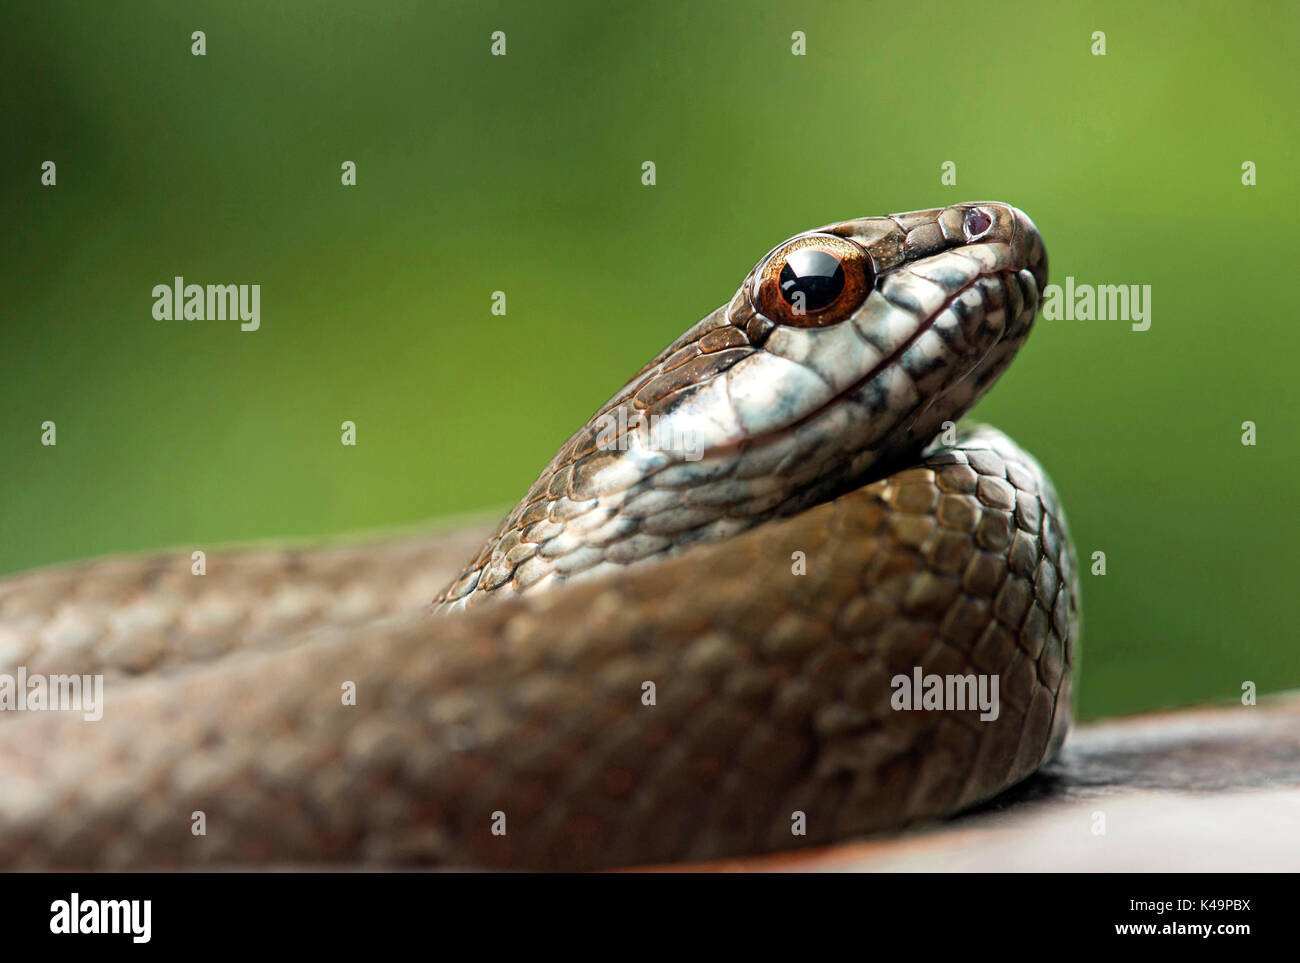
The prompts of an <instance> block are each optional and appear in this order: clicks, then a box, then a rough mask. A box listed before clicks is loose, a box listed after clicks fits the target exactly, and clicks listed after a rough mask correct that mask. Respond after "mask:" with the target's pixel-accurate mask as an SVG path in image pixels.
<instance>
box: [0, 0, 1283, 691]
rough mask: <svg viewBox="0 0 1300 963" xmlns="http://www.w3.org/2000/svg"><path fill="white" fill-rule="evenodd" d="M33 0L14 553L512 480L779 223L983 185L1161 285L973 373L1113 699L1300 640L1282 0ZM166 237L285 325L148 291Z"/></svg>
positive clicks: (11, 408)
mask: <svg viewBox="0 0 1300 963" xmlns="http://www.w3.org/2000/svg"><path fill="white" fill-rule="evenodd" d="M7 6H8V7H9V8H10V9H7V10H6V12H5V13H4V14H3V15H2V17H3V23H2V26H3V31H2V33H0V36H2V38H3V39H0V44H3V58H2V61H0V77H2V79H3V83H2V84H0V105H3V118H4V126H3V130H4V135H5V136H4V150H3V152H2V156H3V171H2V173H3V181H2V183H0V191H2V192H3V203H4V214H5V216H4V226H5V229H4V230H3V231H2V232H0V271H2V272H3V283H4V299H3V305H4V307H3V314H2V321H0V365H2V368H0V571H13V570H17V569H22V568H26V567H30V566H34V565H39V564H45V563H51V562H56V561H60V560H63V559H71V558H77V557H83V556H92V555H96V554H103V553H110V552H120V551H129V550H138V549H146V548H154V547H161V546H171V545H209V544H212V543H215V542H224V541H229V540H244V539H253V538H259V537H284V536H302V535H310V534H323V533H339V532H346V531H355V530H363V529H370V528H375V527H382V526H389V525H395V524H400V523H407V522H413V521H416V520H419V519H424V518H429V517H432V516H442V515H447V514H452V513H463V512H466V511H471V510H478V509H483V508H493V507H500V508H504V507H505V506H507V505H508V504H510V503H511V502H513V500H514V499H515V497H517V496H518V495H519V493H520V492H521V491H522V490H523V489H524V488H525V487H526V486H527V485H528V484H529V483H530V482H531V481H532V479H533V478H534V476H535V474H536V472H537V471H538V470H539V469H540V468H541V466H542V465H543V464H544V463H545V462H546V460H547V459H548V457H549V456H550V454H551V453H552V451H553V450H554V449H555V447H556V446H557V445H558V444H559V443H560V442H561V441H563V440H564V439H565V438H566V437H567V436H568V434H569V433H570V431H571V430H572V429H574V428H575V427H576V426H578V425H579V424H581V423H582V422H583V421H584V420H585V419H586V418H587V416H588V415H589V414H590V413H591V412H592V411H593V410H594V409H595V408H596V407H597V405H599V404H600V403H601V402H602V401H604V399H605V398H606V397H607V396H608V395H609V394H610V393H612V392H613V391H614V390H615V389H616V388H618V387H619V385H620V384H621V383H622V382H623V380H624V379H625V378H626V377H627V376H628V375H629V374H631V373H632V372H633V371H635V370H636V369H637V368H638V367H639V366H640V365H641V364H642V363H643V362H644V361H645V360H646V359H647V358H648V357H650V356H651V355H652V354H653V353H654V352H656V351H657V350H658V349H659V348H661V347H662V346H663V345H664V344H666V343H667V342H668V341H669V340H671V339H672V338H673V337H675V336H676V335H677V334H678V333H680V332H681V331H682V330H684V329H685V328H686V327H687V326H688V325H690V324H691V323H693V322H694V321H695V320H697V319H698V318H699V317H700V316H702V315H703V314H704V313H706V312H707V311H709V310H710V309H712V308H713V307H715V306H716V305H717V304H719V303H721V302H722V301H724V300H725V299H726V298H727V297H729V296H730V294H731V292H732V291H733V290H734V288H735V285H736V284H737V283H738V282H739V280H740V278H741V277H743V275H744V273H745V272H746V271H747V270H748V269H749V267H750V266H751V265H752V263H753V262H754V261H755V260H756V259H757V258H758V257H759V256H761V255H762V254H763V253H764V252H765V251H766V250H768V248H769V247H771V245H772V244H774V243H775V242H777V241H779V240H781V239H782V238H784V237H786V236H787V235H789V234H792V233H794V232H796V231H799V230H803V229H806V228H809V227H812V226H815V225H817V224H821V223H824V222H827V221H832V220H840V219H843V218H847V217H852V216H858V215H864V214H881V213H887V212H891V211H900V210H911V209H915V208H921V207H929V206H935V205H941V204H945V203H950V202H953V201H958V200H972V199H980V198H992V199H998V200H1005V201H1009V202H1011V203H1014V204H1017V205H1018V206H1020V207H1022V208H1024V209H1025V210H1027V211H1028V212H1029V213H1030V214H1031V216H1033V217H1034V219H1035V220H1036V222H1037V223H1038V226H1039V227H1040V229H1041V230H1042V232H1043V235H1044V237H1045V239H1046V241H1047V244H1048V248H1049V250H1050V252H1051V261H1052V273H1053V279H1054V280H1057V281H1062V280H1063V279H1064V278H1065V276H1066V275H1067V274H1069V275H1073V276H1075V277H1076V278H1077V279H1078V281H1080V282H1082V283H1114V284H1150V285H1152V287H1153V323H1152V326H1151V329H1150V330H1149V331H1146V332H1140V333H1139V332H1133V331H1130V330H1129V326H1128V325H1127V324H1126V323H1124V322H1098V321H1094V322H1084V321H1076V322H1066V321H1058V322H1047V321H1040V322H1039V327H1038V331H1037V332H1036V334H1035V335H1034V337H1033V338H1032V339H1031V341H1030V343H1029V345H1028V346H1027V348H1026V349H1025V351H1024V352H1023V353H1022V356H1021V358H1020V359H1019V360H1018V361H1017V363H1016V364H1014V365H1012V367H1011V370H1010V371H1009V373H1008V374H1007V376H1006V377H1005V378H1003V380H1002V382H1001V383H1000V384H999V386H998V387H997V388H996V389H995V390H994V391H993V392H992V394H991V395H990V396H989V397H988V398H987V400H986V401H985V402H983V403H982V404H981V405H980V407H979V408H978V410H977V411H976V413H975V414H976V416H977V417H979V418H980V419H982V420H987V421H990V422H993V423H995V424H997V425H999V426H1000V427H1002V428H1003V429H1005V430H1006V431H1008V432H1009V433H1010V434H1011V435H1012V436H1013V437H1015V438H1017V439H1018V440H1020V441H1021V442H1022V443H1024V444H1025V445H1027V446H1028V447H1029V448H1030V449H1031V450H1033V451H1034V452H1035V453H1036V454H1037V455H1038V456H1039V458H1040V459H1041V460H1042V461H1043V463H1044V464H1045V465H1046V466H1048V467H1049V469H1050V470H1051V472H1052V475H1053V476H1054V478H1055V480H1056V482H1057V486H1058V488H1059V489H1060V491H1061V493H1062V495H1063V497H1064V499H1065V503H1066V506H1067V508H1068V510H1069V515H1070V522H1071V525H1072V528H1073V532H1074V535H1075V537H1076V541H1077V543H1078V546H1079V550H1080V553H1081V555H1082V556H1083V557H1084V559H1085V560H1086V559H1087V558H1088V557H1089V556H1090V555H1091V553H1092V552H1094V551H1104V552H1105V553H1106V555H1107V559H1108V573H1107V574H1106V575H1105V576H1093V575H1088V574H1085V576H1084V611H1085V631H1084V654H1083V666H1084V671H1083V678H1082V682H1081V686H1080V695H1081V708H1082V712H1083V714H1084V715H1085V716H1094V715H1100V714H1108V713H1112V712H1120V711H1131V710H1137V709H1143V708H1151V707H1156V706H1161V705H1169V704H1179V703H1186V702H1191V701H1197V700H1205V699H1225V698H1226V699H1232V698H1235V697H1236V696H1237V694H1238V692H1239V689H1240V685H1241V683H1242V681H1244V680H1251V681H1254V682H1255V683H1257V684H1258V685H1259V687H1260V689H1261V691H1270V690H1277V689H1281V688H1284V687H1290V686H1295V685H1297V684H1300V656H1298V655H1297V651H1296V639H1295V630H1294V625H1295V616H1294V613H1295V606H1294V604H1293V598H1292V596H1291V592H1293V591H1294V590H1295V589H1294V586H1293V585H1292V584H1291V580H1292V579H1293V578H1294V577H1295V574H1296V572H1297V570H1298V569H1300V565H1297V562H1298V561H1300V559H1298V558H1297V554H1298V549H1297V544H1298V543H1300V540H1298V539H1297V538H1296V520H1295V516H1296V509H1295V501H1296V495H1295V490H1294V486H1295V477H1296V475H1295V472H1296V468H1297V452H1300V438H1297V429H1296V420H1295V412H1296V403H1295V400H1294V394H1295V388H1294V384H1295V377H1294V365H1295V360H1294V355H1295V351H1294V348H1295V346H1296V318H1295V306H1294V305H1295V300H1294V295H1291V294H1288V293H1287V291H1288V289H1289V287H1290V286H1291V284H1292V280H1293V279H1294V276H1295V251H1296V244H1295V239H1294V235H1293V234H1292V231H1291V226H1292V223H1291V222H1292V221H1293V220H1294V217H1295V213H1296V211H1297V209H1298V208H1297V191H1296V186H1295V174H1294V161H1295V156H1296V149H1297V146H1300V138H1298V136H1297V131H1296V125H1295V123H1294V111H1295V104H1296V93H1297V80H1296V74H1295V67H1294V56H1293V53H1294V50H1293V49H1291V46H1290V45H1291V43H1292V41H1291V38H1294V37H1295V36H1296V35H1297V32H1298V31H1300V13H1298V11H1300V7H1297V6H1296V5H1295V4H1281V3H1257V4H1254V5H1252V4H1236V5H1228V4H1217V3H1216V4H1207V3H1185V4H1177V5H1174V4H1152V5H1149V6H1139V5H1132V4H1128V3H1118V2H1116V3H1106V4H1096V3H1089V4H1086V5H1081V4H1070V3H1062V4H1050V5H1047V4H1037V3H1034V4H1030V3H1025V4H1018V5H1008V4H984V3H969V2H942V3H941V2H929V3H927V2H912V3H906V4H898V3H880V4H867V3H854V4H842V3H826V4H813V5H805V4H799V5H792V4H789V3H773V2H768V3H762V4H756V3H748V2H729V3H709V4H700V3H697V2H694V0H681V2H675V3H653V4H633V3H607V2H606V3H602V2H583V3H573V2H566V3H564V4H525V3H519V2H516V3H512V4H506V3H475V4H431V3H423V2H409V3H394V2H383V3H376V4H357V3H355V2H352V0H347V2H344V0H331V2H320V0H313V2H306V0H300V2H286V3H279V4H266V3H262V2H240V3H234V2H226V0H223V2H207V3H197V4H194V3H191V4H185V5H178V4H173V3H167V2H161V0H159V2H134V3H130V4H104V3H91V2H86V3H67V2H44V3H41V4H27V5H22V6H18V5H7ZM182 6H184V7H185V8H186V9H181V7H182ZM14 7H17V9H14ZM498 29H500V30H504V31H506V33H507V36H508V44H509V46H508V55H507V56H506V57H492V56H489V45H490V40H489V38H490V34H491V32H492V31H493V30H498ZM194 30H203V31H205V32H206V37H207V55H206V56H204V57H195V56H192V55H191V53H190V44H191V40H190V35H191V32H192V31H194ZM795 30H802V31H804V32H805V33H806V35H807V55H806V56H802V57H796V56H792V55H791V51H790V45H791V33H792V32H793V31H795ZM1094 30H1104V31H1105V32H1106V36H1107V54H1106V56H1104V57H1098V56H1093V55H1092V54H1091V53H1090V47H1091V45H1092V39H1091V35H1092V32H1093V31H1094ZM49 159H52V160H54V161H56V163H57V165H58V186H57V187H56V188H52V189H51V188H43V187H41V186H40V184H39V173H40V165H41V163H42V162H43V161H45V160H49ZM345 160H352V161H355V162H356V164H357V167H358V185H357V186H356V187H355V188H344V187H342V186H340V181H339V172H340V164H341V163H342V162H343V161H345ZM644 160H653V161H655V163H656V164H657V167H658V183H657V185H656V186H655V187H652V188H651V187H643V186H642V185H641V182H640V173H641V163H642V162H643V161H644ZM948 160H950V161H953V162H955V163H956V165H957V172H958V185H957V186H956V187H946V186H942V185H941V184H940V165H941V163H942V162H943V161H948ZM1246 160H1250V161H1254V162H1255V163H1256V164H1257V165H1258V169H1259V175H1258V177H1259V183H1258V186H1255V187H1243V186H1242V184H1241V165H1242V162H1243V161H1246ZM178 274H179V275H183V276H185V277H186V278H187V279H189V280H192V281H196V282H199V283H228V282H229V283H260V284H261V285H262V327H261V330H260V331H258V332H256V333H250V334H244V333H241V332H240V331H239V330H238V325H237V324H235V323H230V322H224V323H223V322H212V321H209V322H188V323H187V322H159V321H155V320H153V318H152V315H151V307H152V296H151V289H152V287H153V285H155V284H158V283H167V282H169V281H170V279H171V278H172V277H173V276H175V275H178ZM494 290H504V291H506V292H507V295H508V309H509V310H508V314H507V315H506V316H505V317H494V316H492V315H491V313H490V312H489V299H490V295H491V292H492V291H494ZM47 419H50V420H54V421H55V422H57V425H58V445H57V447H54V448H47V447H41V446H40V444H39V436H40V425H41V423H42V422H43V421H45V420H47ZM345 419H351V420H353V421H355V422H356V423H357V426H358V436H359V444H358V446H357V447H356V448H345V447H343V446H341V445H340V444H339V425H340V422H342V421H343V420H345ZM1246 420H1252V421H1255V422H1256V423H1257V424H1258V432H1259V436H1258V437H1259V443H1258V445H1257V446H1255V447H1245V446H1243V445H1242V444H1241V442H1240V434H1241V427H1240V426H1241V423H1242V422H1243V421H1246ZM1288 505H1290V506H1291V507H1290V508H1288V507H1287V506H1288Z"/></svg>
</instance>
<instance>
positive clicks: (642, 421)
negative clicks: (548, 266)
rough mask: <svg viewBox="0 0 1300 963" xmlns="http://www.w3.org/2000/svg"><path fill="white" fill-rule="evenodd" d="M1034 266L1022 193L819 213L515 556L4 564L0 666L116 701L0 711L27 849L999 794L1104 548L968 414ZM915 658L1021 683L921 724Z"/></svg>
mask: <svg viewBox="0 0 1300 963" xmlns="http://www.w3.org/2000/svg"><path fill="white" fill-rule="evenodd" d="M1046 280H1047V257H1046V252H1045V249H1044V247H1043V243H1042V240H1041V238H1040V237H1039V234H1038V231H1037V230H1036V229H1035V227H1034V225H1033V223H1032V222H1031V221H1030V220H1029V218H1028V217H1026V216H1025V215H1024V214H1023V213H1022V212H1021V211H1019V210H1017V209H1016V208H1014V207H1010V206H1008V205H1004V204H998V203H992V202H980V203H972V204H958V205H953V206H949V207H946V208H940V209H933V210H924V211H916V212H913V213H908V214H899V215H893V216H890V217H866V218H858V219H854V220H849V221H844V222H841V223H837V224H832V225H828V226H826V227H823V228H819V229H817V230H815V231H810V232H806V233H803V234H800V235H796V236H795V237H794V238H791V239H790V240H788V241H785V242H783V243H782V244H780V245H778V246H777V247H775V248H774V249H773V250H772V251H771V252H770V253H769V254H768V255H766V256H765V257H764V258H763V259H762V260H760V261H759V263H758V264H757V265H756V266H755V268H754V269H753V270H752V271H751V272H750V274H749V276H748V277H746V278H745V280H744V282H743V283H742V284H741V286H740V287H739V289H738V290H737V291H736V293H735V295H734V297H732V298H731V300H730V301H729V302H728V303H727V304H725V305H723V306H722V307H720V308H718V309H717V310H716V311H714V312H712V313H711V314H709V315H708V316H707V317H705V318H704V319H703V320H702V321H700V322H699V323H698V324H696V325H695V326H694V327H692V328H690V329H689V330H688V331H686V333H685V334H683V335H682V336H681V337H680V338H678V339H677V340H676V341H675V342H673V343H672V344H671V345H669V347H668V348H666V349H665V350H664V351H663V352H662V353H661V354H660V355H659V356H658V357H657V358H655V359H654V360H653V361H651V362H650V363H649V364H648V365H646V367H645V368H643V369H642V370H641V371H640V372H639V373H638V374H637V375H636V376H635V377H634V378H632V380H630V381H629V382H628V383H627V385H626V387H624V388H623V389H622V390H621V391H620V392H618V394H616V395H615V396H614V397H613V398H612V399H611V400H610V401H609V402H608V403H607V404H606V405H605V406H603V407H602V408H601V409H600V410H599V411H598V412H597V413H596V415H594V416H593V417H592V419H591V421H590V422H589V423H588V424H587V425H586V426H584V427H583V428H582V429H580V430H579V431H578V432H577V433H576V434H574V435H573V437H572V438H570V439H569V440H568V442H566V443H565V444H564V446H563V447H562V448H561V449H560V450H559V452H558V453H557V454H556V456H555V457H554V459H553V460H552V461H551V463H550V464H549V465H548V466H547V467H546V468H545V470H544V471H543V472H542V474H541V475H540V477H539V478H538V480H537V481H536V483H535V484H534V485H533V486H532V488H531V489H530V490H529V491H528V492H527V494H526V495H525V496H524V497H523V498H522V499H521V500H520V502H519V504H518V505H517V506H516V507H515V508H514V509H513V510H512V511H511V512H510V513H509V515H508V516H507V517H506V518H505V520H504V521H503V522H502V523H501V524H500V526H498V527H497V528H496V530H495V531H494V532H491V534H489V533H488V532H487V531H485V530H484V529H482V528H471V529H467V530H465V531H461V532H450V533H445V532H444V533H435V534H432V535H428V534H426V535H421V536H418V537H408V538H403V539H395V540H389V541H385V542H380V543H376V544H368V545H354V546H347V547H342V548H337V547H336V548H323V549H322V548H318V549H313V550H302V551H299V550H284V549H280V550H273V549H267V550H258V549H254V550H243V551H232V552H229V553H223V552H213V553H212V556H211V560H210V567H209V569H208V571H207V574H206V575H203V576H201V577H200V576H196V575H193V574H191V560H190V555H189V553H188V552H185V553H180V554H157V555H150V556H139V557H123V558H108V559H102V560H96V561H90V562H83V563H79V564H72V565H64V566H57V567H53V568H49V569H45V570H38V571H34V572H29V573H22V574H18V575H15V576H10V577H8V578H6V579H4V580H0V672H9V673H13V672H15V671H16V670H17V667H19V666H22V667H24V669H25V671H27V672H30V673H38V672H45V673H55V672H65V673H70V672H84V673H102V674H103V675H104V676H105V679H106V681H105V692H106V695H105V707H104V714H103V718H102V719H101V720H100V721H97V722H88V721H85V720H84V719H83V717H82V715H81V714H80V713H75V712H24V713H12V712H6V713H3V716H4V718H0V867H4V868H11V869H13V868H17V869H34V868H139V867H170V866H250V865H320V864H325V863H346V864H351V865H415V866H445V867H495V868H524V869H590V868H603V867H614V866H627V865H638V864H653V863H663V862H673V861H681V860H704V859H710V858H717V857H727V856H736V855H742V854H747V853H758V852H765V851H773V850H779V849H788V848H792V847H799V846H809V845H817V844H826V843H830V842H833V841H836V840H841V839H844V838H848V837H852V836H856V835H860V834H865V833H871V832H876V831H882V830H890V829H896V828H898V827H902V826H906V825H909V824H914V823H916V822H918V821H923V820H927V819H933V818H936V817H942V816H945V815H948V814H952V813H955V812H957V811H959V810H961V809H963V808H965V807H969V806H971V805H973V804H976V803H978V802H980V801H982V800H986V799H988V798H990V797H991V796H993V795H995V794H996V793H998V792H1000V791H1001V790H1003V789H1005V788H1007V787H1008V786H1010V785H1012V784H1014V783H1016V782H1017V781H1019V780H1022V779H1023V778H1025V777H1026V776H1028V775H1030V774H1031V773H1032V772H1034V770H1035V769H1036V768H1038V767H1039V766H1040V765H1041V764H1042V763H1043V761H1044V760H1045V759H1047V758H1049V757H1050V756H1051V754H1052V753H1054V752H1055V751H1056V749H1057V748H1058V747H1059V746H1060V744H1061V742H1062V740H1063V739H1064V736H1065V733H1066V729H1067V727H1068V725H1069V721H1070V702H1071V670H1072V664H1073V662H1074V659H1075V652H1074V650H1075V646H1076V644H1077V635H1078V586H1077V574H1076V563H1075V557H1074V552H1073V549H1072V547H1071V544H1070V541H1069V536H1068V533H1067V529H1066V523H1065V519H1064V516H1063V514H1062V509H1061V505H1060V503H1059V501H1058V499H1057V496H1056V494H1055V492H1054V490H1053V487H1052V484H1051V482H1050V480H1049V479H1048V478H1047V476H1046V475H1045V474H1044V472H1043V471H1042V469H1041V468H1040V467H1039V466H1038V464H1037V463H1036V462H1035V461H1034V459H1033V458H1032V457H1030V456H1029V455H1028V454H1026V453H1025V452H1024V451H1022V450H1021V449H1020V448H1018V447H1017V446H1016V445H1015V444H1014V443H1013V442H1012V441H1011V440H1010V439H1008V438H1007V437H1006V436H1005V435H1003V434H1001V433H1000V432H998V431H996V430H994V429H992V428H988V427H981V426H975V427H965V428H962V429H957V428H955V427H954V424H955V422H956V421H957V420H958V419H959V418H960V417H961V416H962V414H963V413H965V412H966V411H967V409H969V408H970V406H971V405H973V404H974V403H975V401H976V400H978V399H979V398H980V397H981V396H982V395H983V394H984V392H985V391H986V390H988V388H989V387H990V386H991V384H992V383H993V381H994V380H996V378H997V377H998V376H999V375H1000V374H1001V372H1002V371H1003V370H1004V369H1005V368H1006V366H1007V365H1008V363H1009V362H1010V361H1011V359H1012V357H1013V356H1014V354H1015V352H1016V351H1017V349H1018V348H1019V346H1020V345H1021V344H1022V343H1023V341H1024V339H1025V338H1026V336H1027V335H1028V333H1029V330H1030V328H1031V326H1032V324H1033V321H1034V318H1035V315H1036V314H1037V310H1038V304H1039V299H1040V296H1041V293H1042V290H1043V286H1044V285H1045V283H1046ZM480 543H481V547H477V546H478V545H479V544H480ZM476 548H477V550H476ZM467 558H468V559H469V562H468V563H465V559H467ZM435 581H441V582H443V583H444V584H445V588H443V589H442V591H441V592H439V593H438V594H437V595H436V599H435V601H434V604H433V607H432V609H430V607H429V606H428V600H429V599H430V598H431V597H434V593H435V590H436V589H437V587H438V586H437V584H435ZM914 674H919V676H920V677H921V678H924V677H925V676H928V675H931V674H933V675H938V676H940V677H956V676H972V677H976V676H978V677H984V678H995V679H996V680H997V682H998V684H999V685H998V689H997V692H998V697H999V709H998V712H997V714H996V717H995V718H992V719H989V718H981V712H980V710H979V709H978V708H976V707H974V706H967V707H965V708H961V707H954V706H951V705H949V706H947V707H939V706H931V707H929V708H928V709H921V708H916V709H906V708H899V704H898V702H897V694H898V691H899V688H898V685H897V680H898V679H899V678H900V677H906V678H909V679H910V678H914V677H915V676H914ZM349 688H351V690H352V691H353V692H354V693H355V698H354V699H348V698H346V697H345V696H344V695H342V694H341V693H345V692H347V691H348V690H349ZM351 702H355V704H350V703H351ZM200 814H201V816H200ZM198 826H201V827H202V831H201V832H200V831H199V830H198V829H196V827H198Z"/></svg>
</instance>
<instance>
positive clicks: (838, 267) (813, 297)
mask: <svg viewBox="0 0 1300 963" xmlns="http://www.w3.org/2000/svg"><path fill="white" fill-rule="evenodd" d="M780 284H781V295H782V296H783V297H784V298H785V300H786V303H787V304H789V305H790V306H791V307H793V308H802V309H803V310H805V311H817V310H819V309H821V308H824V307H826V305H828V304H831V303H832V302H833V301H834V300H835V299H836V298H838V297H839V296H840V292H841V291H843V290H844V266H843V265H842V264H840V261H839V258H837V257H836V256H835V255H833V254H827V253H826V252H825V251H819V250H817V249H816V248H810V247H806V248H802V249H801V250H798V251H795V252H794V253H793V254H791V255H790V256H789V257H787V258H786V259H785V267H783V268H781V280H780ZM798 295H803V297H802V298H798Z"/></svg>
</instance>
